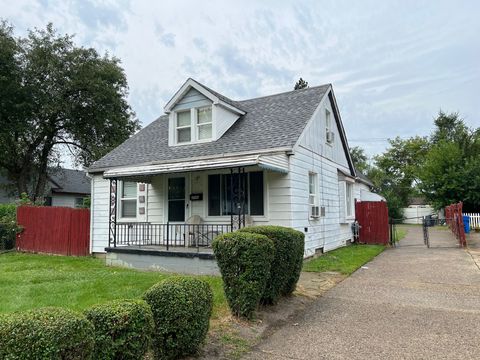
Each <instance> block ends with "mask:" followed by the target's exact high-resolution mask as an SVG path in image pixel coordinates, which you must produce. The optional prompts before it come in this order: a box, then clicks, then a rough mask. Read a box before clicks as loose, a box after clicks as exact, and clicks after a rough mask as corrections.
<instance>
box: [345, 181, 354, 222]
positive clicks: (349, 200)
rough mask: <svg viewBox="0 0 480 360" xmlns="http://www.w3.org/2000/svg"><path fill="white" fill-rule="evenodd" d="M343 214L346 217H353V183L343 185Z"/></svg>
mask: <svg viewBox="0 0 480 360" xmlns="http://www.w3.org/2000/svg"><path fill="white" fill-rule="evenodd" d="M345 213H346V216H347V217H352V216H353V183H350V182H346V183H345Z"/></svg>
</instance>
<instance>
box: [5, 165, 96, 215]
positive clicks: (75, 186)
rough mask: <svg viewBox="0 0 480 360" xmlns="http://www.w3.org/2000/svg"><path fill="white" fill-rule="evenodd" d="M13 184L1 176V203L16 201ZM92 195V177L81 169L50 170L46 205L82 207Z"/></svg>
mask: <svg viewBox="0 0 480 360" xmlns="http://www.w3.org/2000/svg"><path fill="white" fill-rule="evenodd" d="M12 190H13V189H12V184H10V183H9V182H8V181H7V180H6V179H5V178H4V177H2V178H0V203H9V202H14V201H15V200H16V199H17V198H16V196H14V195H12V193H13V191H12ZM88 196H90V179H89V178H88V177H87V174H86V173H85V172H84V171H81V170H72V169H64V168H55V169H50V170H49V175H48V182H47V187H46V191H45V197H44V198H45V205H46V206H66V207H81V206H83V200H84V199H85V198H86V197H88Z"/></svg>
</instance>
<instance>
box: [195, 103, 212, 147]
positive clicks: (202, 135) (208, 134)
mask: <svg viewBox="0 0 480 360" xmlns="http://www.w3.org/2000/svg"><path fill="white" fill-rule="evenodd" d="M196 111H197V139H198V140H209V139H211V138H212V107H211V106H208V107H204V108H199V109H196Z"/></svg>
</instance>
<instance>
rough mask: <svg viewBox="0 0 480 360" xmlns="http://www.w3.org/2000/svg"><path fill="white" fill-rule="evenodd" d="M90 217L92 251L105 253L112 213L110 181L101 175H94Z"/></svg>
mask: <svg viewBox="0 0 480 360" xmlns="http://www.w3.org/2000/svg"><path fill="white" fill-rule="evenodd" d="M91 184H92V202H91V209H90V210H91V215H90V226H91V229H90V239H91V251H92V252H94V253H103V252H105V248H106V247H108V236H109V235H108V231H109V230H108V217H109V211H110V206H109V204H110V181H109V180H106V179H104V178H103V176H102V175H101V174H98V175H93V176H92V180H91Z"/></svg>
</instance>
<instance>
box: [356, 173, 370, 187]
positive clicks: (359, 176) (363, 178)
mask: <svg viewBox="0 0 480 360" xmlns="http://www.w3.org/2000/svg"><path fill="white" fill-rule="evenodd" d="M355 171H356V173H357V177H358V178H359V179H360V180H362V181H363V182H364V183H365V184H367V185H369V186H373V182H372V180H370V179H369V178H368V177H367V176H366V175H365V174H363V173H362V172H360V170H358V169H355Z"/></svg>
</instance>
